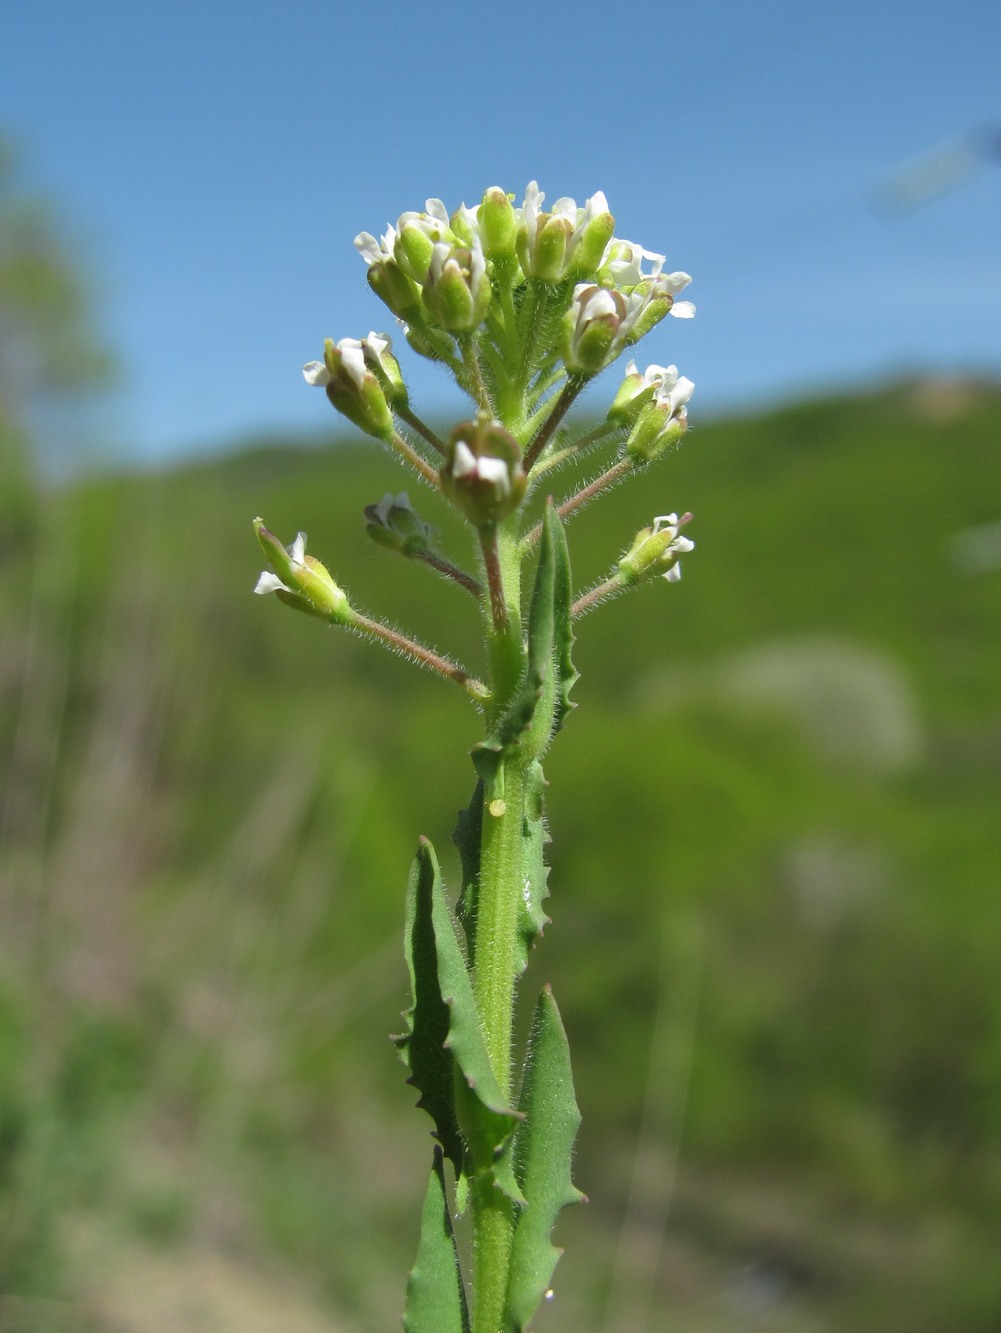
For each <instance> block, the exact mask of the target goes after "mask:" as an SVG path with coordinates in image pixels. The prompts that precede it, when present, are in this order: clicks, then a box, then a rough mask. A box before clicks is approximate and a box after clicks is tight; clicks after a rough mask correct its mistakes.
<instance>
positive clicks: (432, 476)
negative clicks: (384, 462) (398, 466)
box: [387, 431, 441, 491]
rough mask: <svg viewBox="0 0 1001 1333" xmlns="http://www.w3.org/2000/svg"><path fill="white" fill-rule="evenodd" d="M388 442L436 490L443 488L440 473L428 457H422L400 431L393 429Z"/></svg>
mask: <svg viewBox="0 0 1001 1333" xmlns="http://www.w3.org/2000/svg"><path fill="white" fill-rule="evenodd" d="M387 443H388V444H389V446H390V447H391V448H393V449H395V450H396V452H397V453H398V454H399V455H400V457H401V458H402V459H404V460H405V461H406V462H408V463H409V464H410V466H411V467H412V468H413V469H414V471H415V472H418V473H419V474H420V475H421V476H422V477H423V478H424V480H425V481H426V482H427V483H428V485H429V486H433V487H434V489H435V490H436V491H439V490H441V482H440V481H439V480H438V473H437V472H436V471H435V469H434V468H433V467H432V466H431V464H430V463H429V462H427V461H426V459H423V458H421V456H420V454H419V453H418V452H417V450H416V449H415V448H414V447H413V446H412V445H410V444H408V443H407V441H406V440H405V439H404V438H403V436H402V435H401V434H400V433H399V431H393V433H392V435H391V436H389V437H388V440H387Z"/></svg>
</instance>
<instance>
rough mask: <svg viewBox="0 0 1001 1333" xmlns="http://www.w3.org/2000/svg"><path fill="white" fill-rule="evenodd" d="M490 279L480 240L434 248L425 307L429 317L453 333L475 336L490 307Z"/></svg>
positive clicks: (441, 245) (425, 283) (426, 281)
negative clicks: (470, 243)
mask: <svg viewBox="0 0 1001 1333" xmlns="http://www.w3.org/2000/svg"><path fill="white" fill-rule="evenodd" d="M491 295H492V293H491V288H490V277H489V275H488V273H487V266H486V260H485V259H484V256H483V250H482V249H481V247H480V244H479V242H478V241H476V242H475V244H474V245H473V246H472V248H471V249H467V248H466V247H465V246H451V245H445V244H439V245H436V246H435V247H434V252H433V253H432V255H431V263H430V266H429V268H428V274H427V278H426V279H425V281H424V304H425V307H426V308H427V311H428V314H429V315H430V316H431V318H432V319H433V320H434V321H435V323H437V324H438V325H439V327H441V328H443V329H445V330H447V331H448V332H449V333H471V332H472V330H473V329H475V328H478V327H479V326H480V324H482V323H483V320H484V317H485V316H486V313H487V310H488V308H489V306H490V297H491Z"/></svg>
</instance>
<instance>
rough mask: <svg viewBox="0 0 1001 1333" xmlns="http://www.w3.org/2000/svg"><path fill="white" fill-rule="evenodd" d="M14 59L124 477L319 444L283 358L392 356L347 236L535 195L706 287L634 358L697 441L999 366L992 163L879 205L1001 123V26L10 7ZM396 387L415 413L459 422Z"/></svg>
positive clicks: (227, 1) (1000, 224)
mask: <svg viewBox="0 0 1001 1333" xmlns="http://www.w3.org/2000/svg"><path fill="white" fill-rule="evenodd" d="M0 48H2V49H3V50H4V52H5V55H4V59H3V66H4V69H3V74H2V76H0V127H3V128H4V129H5V130H6V131H7V132H8V133H10V134H12V135H13V136H14V138H15V140H16V141H18V142H19V143H20V145H21V147H22V149H23V150H24V153H25V156H26V159H27V162H28V163H29V164H30V168H31V177H32V179H33V182H34V183H35V184H36V185H38V186H39V187H41V188H43V189H44V190H45V191H46V192H47V193H48V194H49V195H51V196H52V197H53V198H54V199H55V200H56V201H57V202H58V203H59V205H60V207H61V209H62V212H63V215H64V217H65V218H66V219H68V226H69V231H70V234H71V235H72V236H73V237H74V238H75V239H76V240H78V241H80V242H81V243H82V247H83V251H84V253H85V255H86V257H87V262H88V264H89V267H90V270H91V273H92V274H93V276H94V278H95V280H96V283H97V286H98V288H99V290H100V292H101V318H102V323H103V326H104V328H105V330H106V332H107V336H108V338H109V340H110V342H111V343H112V345H113V347H114V348H115V349H116V351H117V353H118V355H119V357H120V361H121V365H122V376H121V384H120V386H119V388H118V389H117V390H116V391H115V393H114V395H113V396H112V398H111V399H110V401H109V404H108V410H107V412H106V414H105V418H104V420H103V427H102V428H103V430H104V431H105V433H106V435H107V440H108V442H109V443H110V445H111V446H112V447H113V448H114V449H116V450H117V451H118V452H120V453H124V454H126V455H127V456H131V457H133V458H140V459H149V460H155V459H159V458H164V457H168V456H171V455H173V454H175V453H177V452H191V451H196V450H198V449H200V448H209V447H216V446H220V445H226V444H228V443H230V442H232V441H234V440H236V439H237V438H238V437H240V436H241V435H243V434H245V433H258V432H262V431H269V430H275V429H278V430H280V429H284V428H292V429H295V430H299V429H303V430H308V431H317V430H321V429H327V428H329V429H333V428H334V426H335V425H336V424H337V422H336V420H335V419H334V416H333V413H332V412H331V410H330V409H329V407H328V406H327V404H326V403H325V401H324V399H323V397H322V395H320V394H319V393H317V392H316V391H315V390H314V391H310V390H309V389H308V388H307V387H306V386H305V385H304V384H303V381H302V378H301V375H300V366H301V364H302V362H304V361H306V360H309V359H311V358H313V357H314V356H316V355H318V353H319V351H320V348H321V346H322V340H323V338H324V337H325V336H332V337H334V338H339V337H345V336H348V335H352V336H361V335H363V334H365V333H367V332H368V331H369V329H372V328H374V329H380V330H381V329H386V328H389V329H390V331H391V320H390V318H389V316H388V312H386V311H385V310H384V307H382V306H381V305H380V303H379V302H378V301H377V300H376V298H375V297H374V296H372V295H371V294H370V292H369V291H368V288H367V286H366V283H365V270H364V265H363V264H362V262H361V260H360V259H359V258H358V256H357V255H356V253H355V251H354V248H353V246H352V239H353V237H354V235H355V234H356V233H357V232H358V231H361V230H368V231H372V232H375V233H377V234H378V233H380V232H381V231H382V230H384V228H385V225H386V223H387V222H389V221H395V219H396V217H397V215H398V214H399V213H401V212H402V211H404V210H405V209H411V208H420V207H422V206H423V201H424V200H425V198H427V197H428V196H439V197H441V198H443V199H444V200H445V202H446V204H447V205H448V206H449V207H450V208H452V207H455V206H456V205H458V204H459V203H460V202H462V201H466V202H467V203H475V202H477V201H478V199H479V197H480V195H481V194H482V192H483V190H484V188H485V187H487V186H489V185H494V184H497V185H502V186H503V187H504V188H505V189H508V190H510V191H512V192H514V193H516V195H517V197H518V201H519V202H520V199H521V196H522V193H523V190H524V187H525V184H526V183H527V182H528V181H529V180H530V179H532V178H536V179H538V181H539V183H540V185H541V187H542V189H543V190H545V191H546V194H547V197H548V199H549V202H550V203H551V202H553V201H554V200H555V199H556V198H558V197H559V196H560V195H564V194H570V195H573V196H575V197H576V198H577V199H578V201H579V202H581V203H582V202H583V200H584V198H585V196H587V195H589V194H591V193H593V192H594V191H595V190H597V189H603V190H604V191H605V193H606V195H607V196H608V200H609V203H610V206H611V208H612V211H613V212H614V213H615V214H616V217H617V223H618V225H617V232H618V234H619V235H622V236H625V237H627V238H629V239H631V240H635V241H639V242H640V243H642V244H643V245H645V246H646V247H648V248H649V249H654V250H659V251H662V252H666V254H667V257H668V266H669V267H670V268H683V269H686V270H687V271H688V272H690V273H691V274H692V275H693V277H694V282H693V285H692V287H691V289H690V292H689V293H686V295H689V294H690V295H691V297H692V299H693V300H694V301H695V302H696V304H697V306H698V315H697V317H696V319H695V320H694V321H687V322H682V321H679V320H668V321H666V325H662V326H660V328H659V329H658V330H657V331H656V332H655V333H654V334H653V335H652V336H651V338H650V339H648V340H647V342H646V343H645V344H644V348H643V349H641V351H643V353H644V355H643V358H641V359H645V360H648V361H658V362H666V361H674V362H676V363H677V364H678V366H679V368H680V369H681V371H682V372H683V373H684V374H687V375H688V376H690V378H692V379H693V380H694V381H695V383H696V386H697V388H696V398H695V401H694V402H693V404H692V407H691V416H692V418H693V420H697V417H698V412H699V410H700V408H701V409H702V410H703V411H704V412H706V413H707V414H708V413H710V412H718V411H722V410H726V411H731V410H740V409H742V408H743V407H745V406H758V405H762V404H766V403H769V402H772V401H774V400H776V399H780V398H784V397H791V396H798V395H801V394H804V393H809V392H812V391H813V390H814V389H816V388H818V387H823V388H829V387H831V386H837V385H841V384H845V385H855V384H858V383H864V382H869V381H871V380H872V379H874V378H878V377H881V376H889V375H893V374H897V373H903V372H907V371H910V370H916V371H921V372H932V371H938V370H940V371H945V372H950V371H955V370H965V369H973V370H984V369H986V370H994V371H996V370H998V369H999V367H1001V155H999V160H998V161H996V162H995V163H994V164H991V165H987V166H985V167H984V169H983V170H981V171H979V172H978V173H976V174H974V175H973V176H972V177H970V178H969V179H968V180H966V181H965V182H964V183H963V184H962V185H960V186H958V187H957V188H955V189H953V190H951V191H948V192H945V193H942V194H940V195H939V196H938V197H936V198H933V199H931V200H929V201H927V202H925V203H924V204H922V205H921V206H920V207H916V208H913V209H911V210H909V211H905V212H900V213H898V214H896V215H892V216H891V215H887V214H886V213H885V212H884V213H880V212H879V211H878V210H877V209H875V208H874V207H873V203H872V200H873V192H874V190H875V189H876V188H877V187H878V185H879V184H880V182H881V181H882V180H884V179H885V177H886V175H887V173H888V172H890V171H892V170H893V169H894V168H897V167H899V166H900V165H901V163H903V162H906V161H908V160H909V159H912V158H915V157H918V156H919V155H920V154H922V153H923V152H925V151H926V150H928V149H930V148H933V147H935V146H936V145H940V144H942V143H943V142H945V141H948V140H950V139H952V138H955V137H957V136H961V135H963V134H965V133H966V132H968V131H970V130H971V129H973V128H974V127H976V126H981V125H990V124H994V125H997V126H1001V76H999V74H998V52H999V51H1001V5H998V4H997V3H996V0H977V2H976V3H974V2H971V0H953V3H949V4H946V3H939V2H937V0H935V2H930V3H921V2H920V0H915V2H912V3H909V4H908V5H906V6H905V5H901V4H900V3H899V0H870V2H869V3H862V2H861V0H849V2H848V3H843V4H834V5H829V6H818V5H813V4H808V3H807V2H806V0H800V2H799V3H795V4H794V3H784V2H783V3H759V4H746V3H736V0H716V2H715V3H713V2H712V0H707V3H705V4H703V5H691V4H688V5H685V6H681V5H677V4H672V3H660V4H655V3H649V2H648V0H639V2H638V3H633V4H631V5H629V6H628V7H624V8H622V9H618V8H613V7H611V6H607V5H599V4H598V3H596V2H595V0H583V2H582V3H578V4H577V5H575V6H570V5H567V4H551V5H547V4H544V3H534V4H533V3H526V0H509V2H508V3H506V4H504V5H497V6H494V5H489V6H483V7H482V9H481V8H478V7H473V6H463V7H459V8H456V7H450V8H447V9H446V8H444V7H438V6H430V5H423V4H420V3H419V2H418V0H413V2H412V3H409V4H404V3H397V0H383V3H382V4H380V5H378V6H368V7H363V6H361V5H357V4H356V5H351V6H348V5H344V4H335V5H334V4H332V5H327V6H322V5H317V4H314V5H312V6H301V5H296V6H292V5H288V4H283V3H279V2H278V0H257V2H256V3H255V2H254V0H248V2H247V3H242V4H236V3H234V2H233V0H215V3H212V4H208V5H205V4H195V3H193V0H179V2H178V3H175V4H173V5H171V6H166V5H156V6H154V5H151V4H143V3H141V2H137V0H131V3H128V4H126V3H124V2H123V0H87V2H86V3H85V2H83V0H77V2H72V0H52V3H49V4H46V5H27V4H20V5H16V6H15V5H9V6H5V7H4V16H3V17H2V18H0ZM415 361H417V358H414V357H410V358H409V359H408V360H407V361H406V363H405V365H406V368H407V370H408V371H411V372H412V374H411V375H410V378H411V381H412V383H413V385H414V386H415V388H416V391H417V393H418V394H419V397H418V399H417V403H418V405H419V406H421V407H423V409H424V410H425V412H426V413H427V412H431V413H434V412H435V411H437V410H443V409H446V408H447V406H448V404H449V403H450V402H454V403H456V404H457V403H458V399H457V398H456V397H455V395H454V391H453V390H451V388H450V386H449V384H448V383H447V381H445V380H444V378H441V377H440V376H439V373H438V372H436V371H435V369H434V368H433V367H428V366H425V365H423V364H421V363H418V364H417V365H415V364H414V363H415ZM614 374H615V372H612V376H613V377H614ZM611 387H612V386H611V385H609V389H611Z"/></svg>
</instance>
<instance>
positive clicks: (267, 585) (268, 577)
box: [254, 569, 285, 592]
mask: <svg viewBox="0 0 1001 1333" xmlns="http://www.w3.org/2000/svg"><path fill="white" fill-rule="evenodd" d="M284 587H285V584H284V583H282V581H281V579H280V578H279V577H278V575H277V574H272V573H271V570H270V569H266V570H265V571H264V573H263V574H262V575H261V577H260V578H259V579H258V580H257V584H256V586H255V588H254V592H277V591H278V589H279V588H284Z"/></svg>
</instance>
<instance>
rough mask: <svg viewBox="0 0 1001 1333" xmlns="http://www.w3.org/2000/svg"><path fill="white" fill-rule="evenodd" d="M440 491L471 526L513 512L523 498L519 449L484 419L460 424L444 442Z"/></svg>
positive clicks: (504, 434)
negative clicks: (444, 456)
mask: <svg viewBox="0 0 1001 1333" xmlns="http://www.w3.org/2000/svg"><path fill="white" fill-rule="evenodd" d="M447 448H448V452H447V455H446V458H445V462H444V463H443V464H442V466H441V471H440V473H439V476H440V477H441V484H442V490H443V491H444V492H445V494H446V495H448V496H449V498H450V499H451V500H452V501H453V502H454V503H455V504H456V505H457V506H458V508H459V509H461V510H462V512H463V513H464V514H465V515H466V517H467V518H468V519H469V520H470V522H471V523H473V524H475V526H476V527H483V526H485V525H486V524H488V523H497V522H499V521H500V520H501V519H502V518H506V517H507V516H508V514H511V513H513V512H514V510H515V509H517V507H518V505H519V504H520V503H521V500H522V497H523V496H524V494H525V485H526V478H525V473H524V471H523V469H522V460H521V448H520V446H519V444H518V441H517V440H516V439H515V438H514V436H513V435H511V434H509V432H508V431H506V430H505V429H504V427H503V426H501V425H500V423H499V422H496V421H491V420H490V419H489V417H486V416H480V417H477V418H476V420H475V421H460V422H459V424H458V425H457V426H456V427H455V429H454V430H453V431H452V434H451V435H450V436H449V439H448V446H447Z"/></svg>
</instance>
